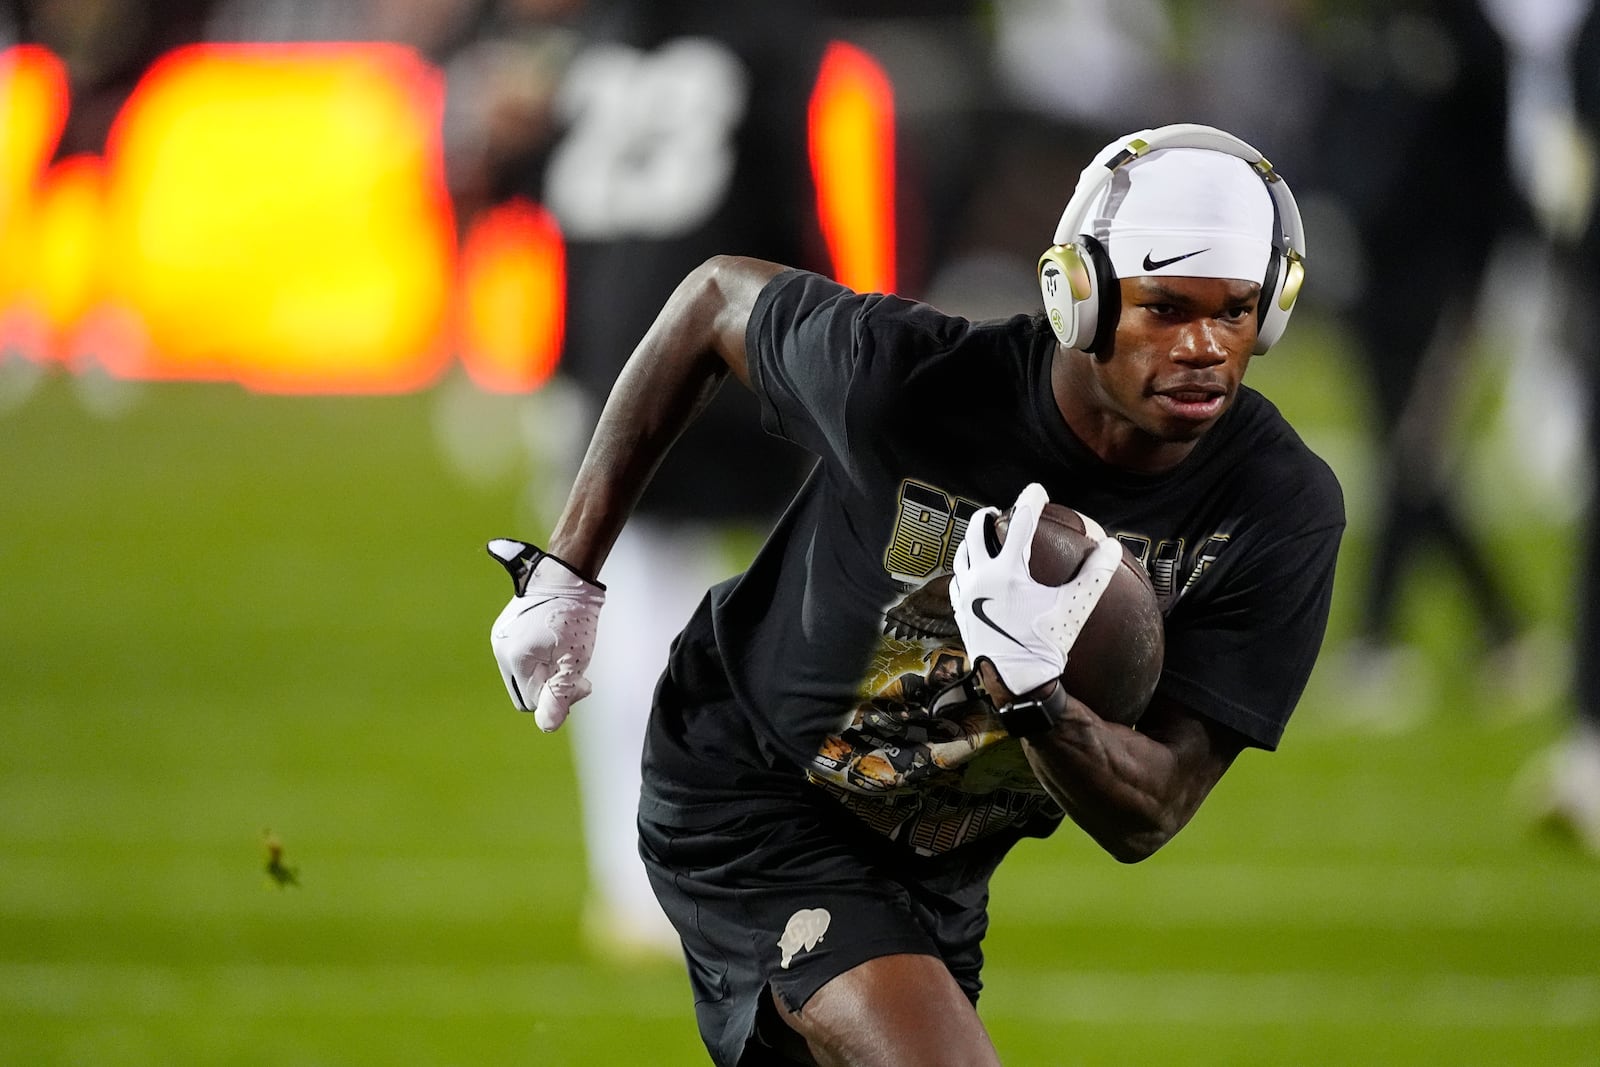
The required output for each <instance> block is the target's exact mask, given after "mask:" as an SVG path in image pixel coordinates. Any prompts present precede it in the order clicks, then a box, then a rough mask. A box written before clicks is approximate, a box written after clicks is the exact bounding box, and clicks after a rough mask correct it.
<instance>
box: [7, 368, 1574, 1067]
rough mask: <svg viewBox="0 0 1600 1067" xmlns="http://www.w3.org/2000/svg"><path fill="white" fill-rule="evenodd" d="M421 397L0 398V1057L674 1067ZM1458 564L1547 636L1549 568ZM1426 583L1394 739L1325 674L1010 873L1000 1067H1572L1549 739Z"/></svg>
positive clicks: (999, 948) (1333, 404) (1002, 892)
mask: <svg viewBox="0 0 1600 1067" xmlns="http://www.w3.org/2000/svg"><path fill="white" fill-rule="evenodd" d="M1272 358H1273V359H1274V360H1279V362H1277V363H1276V364H1269V363H1267V362H1266V361H1264V362H1263V364H1262V365H1261V366H1262V368H1263V369H1262V370H1261V372H1260V373H1259V374H1257V373H1256V372H1254V371H1253V372H1252V374H1253V376H1254V377H1253V380H1255V381H1257V382H1258V383H1260V384H1262V386H1263V388H1265V389H1268V390H1269V391H1274V390H1276V389H1282V390H1283V391H1284V393H1285V396H1284V406H1285V407H1287V408H1289V409H1290V411H1291V413H1292V414H1295V415H1296V416H1297V417H1298V418H1300V419H1301V420H1302V421H1303V422H1304V423H1305V424H1306V427H1307V430H1308V434H1309V435H1310V436H1312V437H1313V439H1314V440H1326V442H1327V444H1328V448H1329V450H1330V454H1334V455H1335V458H1336V466H1340V467H1341V473H1342V474H1344V476H1345V478H1346V482H1347V489H1348V490H1349V491H1350V493H1351V497H1352V514H1353V515H1355V516H1357V517H1359V516H1360V514H1361V506H1362V492H1361V489H1360V486H1358V485H1352V484H1350V483H1351V482H1352V481H1354V480H1358V479H1357V478H1354V477H1353V476H1352V474H1353V472H1354V473H1355V474H1359V471H1360V470H1361V469H1363V468H1362V463H1363V462H1364V461H1363V459H1362V456H1361V455H1360V453H1359V451H1358V450H1352V446H1350V444H1349V442H1350V441H1351V440H1354V439H1356V438H1355V435H1354V434H1353V433H1352V432H1351V431H1349V430H1348V428H1347V424H1348V421H1349V419H1350V417H1351V404H1352V401H1351V400H1350V397H1349V392H1350V390H1349V387H1348V384H1347V381H1346V376H1345V375H1343V374H1341V372H1340V371H1339V370H1338V368H1337V365H1336V364H1335V363H1334V362H1333V361H1332V360H1331V359H1327V358H1323V359H1318V358H1312V357H1310V356H1305V357H1303V358H1301V360H1300V361H1299V362H1298V363H1293V362H1291V361H1290V357H1289V356H1288V355H1285V356H1284V357H1283V358H1282V359H1279V357H1278V356H1276V355H1275V356H1274V357H1272ZM438 399H439V394H437V393H427V394H419V395H414V396H406V397H398V398H385V399H374V398H364V399H348V398H310V399H308V398H293V399H290V398H272V397H260V396H255V395H251V394H248V393H245V392H242V391H240V390H238V389H235V388H232V387H228V386H220V385H218V386H200V385H164V386H150V387H147V388H145V389H143V390H141V391H140V392H139V393H138V395H137V397H136V398H135V401H136V402H134V403H132V404H131V405H130V406H129V407H128V409H127V410H126V411H124V412H123V413H121V414H119V415H117V416H116V417H113V418H105V417H97V416H93V415H91V414H89V412H88V410H87V406H86V404H85V402H84V401H83V400H82V399H81V398H80V394H79V390H78V386H77V385H75V383H74V382H73V381H72V380H70V379H67V378H65V377H59V376H55V377H50V378H49V379H47V380H46V381H44V382H43V383H42V385H40V386H39V387H38V388H37V389H36V390H35V391H34V392H33V393H31V395H27V396H26V397H22V396H20V395H17V396H12V397H11V406H10V407H9V408H8V409H7V410H5V412H4V413H3V414H0V1064H7V1065H10V1064H17V1065H33V1064H40V1065H50V1064H84V1065H123V1064H126V1065H146V1064H149V1065H157V1064H161V1065H167V1064H240V1065H245V1064H260V1065H273V1067H291V1065H302V1064H305V1065H311V1064H318V1065H346V1064H349V1065H368V1064H370V1065H390V1064H509V1063H525V1064H539V1065H563V1064H597V1065H611V1064H634V1063H638V1064H660V1065H676V1064H697V1063H702V1062H705V1061H704V1058H703V1055H702V1053H701V1051H700V1046H699V1042H698V1039H697V1037H696V1035H695V1033H694V1028H693V1024H692V1019H691V1012H690V1003H689V998H688V993H687V987H686V984H685V982H684V981H683V979H682V978H681V977H680V975H679V974H678V973H677V970H676V969H675V968H674V967H671V966H649V967H640V968H631V969H630V968H626V967H622V966H619V965H615V964H604V963H598V962H594V961H592V960H591V959H590V958H589V957H588V955H587V954H586V952H585V950H584V947H583V942H582V939H581V937H580V934H579V922H578V917H579V913H580V906H581V901H582V891H583V886H582V876H583V875H582V872H583V865H582V859H581V856H580V853H579V844H578V840H579V838H578V830H577V821H576V819H577V810H576V802H575V790H574V786H573V782H572V771H571V761H570V752H569V741H568V739H567V738H566V737H564V736H562V735H556V736H552V737H547V736H544V735H541V734H540V733H539V732H538V731H537V730H536V729H535V728H534V726H533V724H532V722H531V720H529V719H528V718H526V717H522V716H518V715H516V714H515V713H513V712H512V711H511V710H510V709H509V707H508V706H507V703H506V700H505V694H504V691H503V690H502V688H501V684H500V681H499V678H498V676H497V674H496V671H495V669H494V665H493V662H492V659H491V657H490V655H489V649H488V642H487V628H488V624H489V621H490V620H491V618H492V617H493V615H494V613H495V612H496V611H497V610H498V608H499V606H500V604H501V603H502V602H503V600H504V597H505V595H506V586H505V579H504V575H503V574H501V573H500V572H499V571H498V569H497V568H495V567H494V566H493V564H492V563H491V562H490V561H489V560H488V558H487V557H486V556H485V554H484V552H483V549H482V542H483V541H484V539H485V538H487V537H489V536H494V535H499V534H504V533H524V534H528V535H531V536H536V535H538V534H540V533H542V531H540V530H533V529H527V528H526V527H525V526H523V525H521V523H522V522H524V521H525V520H521V519H519V518H518V514H519V505H518V503H517V500H518V496H519V485H520V483H521V481H522V480H523V478H524V476H525V475H526V473H527V472H526V471H525V470H524V469H523V468H522V467H521V466H519V465H518V464H515V463H511V464H502V465H501V468H500V469H499V471H498V472H497V473H495V474H494V475H493V476H492V477H485V478H480V479H478V480H468V479H464V478H462V477H460V476H459V475H457V474H454V473H452V470H451V468H450V467H449V466H448V465H447V464H446V462H445V461H444V460H443V459H441V456H440V450H439V448H438V447H437V445H436V444H435V441H434V432H433V423H434V420H435V416H436V413H437V407H438V404H437V401H438ZM496 410H499V409H496ZM1501 503H1503V501H1501ZM1495 530H1496V532H1495V537H1496V545H1497V550H1499V551H1501V552H1503V553H1505V554H1506V556H1507V558H1508V559H1510V558H1515V559H1518V560H1521V561H1522V563H1521V564H1519V565H1523V566H1527V561H1528V560H1533V561H1534V563H1533V565H1531V566H1528V573H1527V574H1526V575H1525V576H1524V578H1523V580H1522V583H1521V584H1522V587H1523V588H1524V589H1525V590H1526V591H1527V593H1526V595H1527V596H1528V599H1529V607H1530V608H1531V609H1533V610H1536V611H1538V612H1541V613H1543V614H1545V615H1547V616H1548V617H1550V618H1551V619H1552V620H1553V621H1554V622H1555V623H1557V624H1558V625H1564V624H1565V620H1566V619H1567V618H1568V617H1569V616H1570V605H1569V604H1567V603H1566V600H1567V596H1568V592H1567V586H1568V583H1569V582H1570V576H1571V565H1570V557H1571V554H1572V552H1571V538H1572V537H1573V532H1572V531H1571V530H1570V529H1569V528H1567V527H1566V526H1565V525H1563V524H1561V523H1556V522H1551V523H1544V524H1540V523H1531V524H1523V525H1522V526H1520V527H1519V528H1518V530H1517V532H1516V534H1515V538H1516V539H1515V540H1508V538H1511V537H1512V536H1513V535H1511V534H1509V533H1507V527H1506V526H1505V525H1504V524H1502V525H1500V526H1497V527H1496V528H1495ZM1365 550H1366V546H1365V544H1364V543H1363V541H1362V538H1361V531H1360V530H1359V529H1358V530H1356V531H1355V532H1354V535H1353V536H1352V538H1351V540H1350V542H1349V551H1348V556H1347V563H1349V564H1350V565H1349V566H1347V567H1346V568H1345V572H1344V574H1343V575H1342V576H1341V604H1340V608H1339V612H1340V614H1339V615H1338V616H1337V618H1336V623H1335V637H1336V638H1337V637H1338V636H1339V634H1340V633H1341V627H1343V626H1345V625H1347V623H1346V622H1345V621H1344V620H1346V619H1347V618H1348V612H1349V608H1348V601H1349V599H1350V593H1351V592H1352V591H1353V590H1354V589H1355V588H1356V586H1355V583H1356V581H1357V580H1358V578H1359V567H1358V566H1357V565H1356V564H1358V563H1359V560H1360V558H1361V556H1362V553H1363V552H1364V551H1365ZM1434 577H1439V576H1437V575H1431V574H1430V572H1429V571H1426V570H1425V571H1424V572H1423V573H1422V574H1421V575H1420V576H1419V577H1418V578H1417V579H1416V580H1415V582H1414V585H1415V592H1414V595H1413V596H1412V597H1411V599H1410V600H1409V601H1408V607H1407V613H1406V625H1407V628H1408V633H1410V634H1411V635H1412V636H1414V637H1415V639H1416V640H1417V641H1418V642H1419V644H1421V645H1422V646H1423V647H1424V648H1425V649H1427V650H1429V651H1430V652H1431V653H1432V654H1433V655H1434V658H1435V667H1436V671H1437V674H1438V679H1439V683H1440V688H1439V696H1438V697H1437V699H1435V700H1433V701H1432V702H1430V703H1429V705H1428V706H1427V708H1426V709H1425V710H1426V711H1427V712H1428V714H1427V715H1426V716H1424V717H1423V718H1421V720H1420V721H1418V722H1413V723H1410V724H1409V725H1407V726H1405V727H1404V728H1391V729H1389V730H1386V731H1381V732H1373V731H1367V730H1357V729H1353V728H1350V727H1349V726H1347V725H1344V723H1343V718H1342V717H1341V716H1340V715H1339V714H1338V701H1337V696H1338V692H1339V686H1338V685H1337V684H1336V683H1335V681H1334V680H1332V679H1329V678H1327V677H1326V676H1325V673H1326V672H1324V673H1323V674H1319V676H1318V678H1317V679H1316V681H1315V682H1314V686H1313V691H1312V694H1311V696H1310V697H1309V698H1308V700H1307V702H1306V704H1305V705H1304V706H1303V708H1302V711H1301V712H1300V714H1299V716H1298V718H1297V721H1296V722H1295V723H1294V724H1293V725H1292V726H1291V727H1290V731H1289V734H1288V737H1287V739H1286V742H1285V745H1284V747H1283V749H1282V751H1280V752H1279V753H1277V754H1274V755H1271V756H1268V755H1264V754H1261V753H1249V754H1247V755H1246V756H1244V757H1243V758H1242V760H1241V762H1240V763H1239V765H1238V766H1237V767H1236V768H1235V770H1234V771H1233V772H1232V773H1231V774H1230V775H1229V777H1228V778H1227V780H1225V781H1224V783H1223V784H1222V786H1221V787H1220V788H1219V790H1218V792H1217V793H1216V794H1215V795H1214V796H1213V798H1212V799H1211V800H1210V801H1209V802H1208V803H1207V805H1206V807H1205V809H1203V810H1202V812H1201V813H1200V816H1199V817H1198V818H1197V820H1196V822H1195V823H1194V824H1193V825H1192V826H1191V827H1190V828H1189V829H1188V830H1186V831H1185V832H1184V834H1183V835H1181V836H1180V837H1179V838H1178V839H1177V840H1176V841H1175V842H1174V843H1173V844H1172V845H1171V846H1169V847H1168V848H1167V849H1166V850H1165V851H1164V852H1163V853H1161V854H1160V855H1158V856H1156V857H1155V858H1153V859H1152V860H1150V861H1149V862H1147V863H1145V864H1142V865H1139V866H1135V867H1121V866H1118V865H1117V864H1116V863H1114V862H1113V861H1111V860H1110V859H1108V858H1106V857H1104V856H1102V855H1100V854H1099V853H1098V852H1097V851H1096V849H1095V848H1094V847H1093V846H1092V845H1090V844H1089V843H1088V842H1087V840H1086V839H1084V838H1083V837H1082V836H1081V835H1079V834H1076V833H1073V832H1064V833H1062V834H1061V835H1058V838H1057V839H1056V840H1053V841H1049V842H1036V843H1029V844H1027V845H1025V846H1024V847H1022V848H1021V849H1020V850H1019V852H1018V853H1017V854H1016V855H1015V856H1014V857H1013V859H1012V860H1011V861H1010V862H1009V863H1008V865H1007V866H1006V867H1005V868H1004V869H1003V870H1002V872H1001V874H1000V876H999V877H998V879H997V882H996V885H995V893H994V904H993V918H994V926H993V931H992V934H991V937H990V942H989V961H990V962H989V967H988V973H987V977H988V990H987V992H986V994H985V997H984V1000H983V1004H982V1010H983V1014H984V1016H985V1018H986V1020H987V1022H988V1024H989V1026H990V1027H991V1029H992V1032H993V1034H994V1037H995V1041H996V1043H997V1044H998V1046H999V1048H1000V1050H1001V1053H1002V1055H1003V1057H1004V1058H1005V1059H1006V1062H1007V1063H1008V1064H1015V1065H1057V1064H1062V1065H1065V1064H1146V1063H1150V1064H1156V1063H1160V1064H1218V1065H1222V1064H1228V1065H1236V1064H1330V1065H1331V1064H1350V1065H1357V1064H1359V1065H1370V1064H1429V1065H1437V1064H1572V1065H1578V1064H1593V1063H1596V1062H1600V863H1597V862H1595V861H1592V860H1585V859H1584V858H1582V857H1580V856H1579V855H1578V854H1577V853H1576V852H1574V851H1571V850H1569V849H1567V848H1565V847H1563V845H1562V844H1560V843H1558V842H1556V841H1553V840H1549V839H1546V838H1543V837H1540V836H1538V835H1536V834H1532V833H1530V832H1529V830H1528V829H1527V827H1526V826H1525V825H1524V822H1523V820H1522V818H1521V816H1520V814H1519V812H1518V809H1517V807H1516V805H1515V804H1514V803H1513V802H1512V793H1511V783H1512V780H1513V779H1514V778H1515V777H1516V775H1517V773H1518V770H1519V768H1521V767H1522V766H1523V764H1524V763H1525V762H1526V761H1527V759H1528V758H1529V757H1530V756H1532V755H1533V754H1534V753H1535V752H1537V751H1539V750H1540V748H1541V747H1542V746H1544V745H1545V744H1547V743H1548V742H1549V741H1550V740H1552V739H1553V738H1554V737H1555V736H1556V735H1557V733H1558V731H1559V729H1560V728H1561V725H1562V721H1563V720H1562V718H1561V711H1560V706H1559V703H1558V702H1557V703H1551V702H1546V704H1545V705H1543V706H1541V707H1538V708H1534V709H1532V711H1531V713H1530V712H1524V713H1523V714H1520V715H1517V716H1512V715H1508V714H1504V713H1503V710H1504V709H1502V708H1500V707H1499V705H1498V704H1497V703H1496V702H1495V701H1494V700H1492V699H1491V698H1490V697H1489V695H1488V692H1489V691H1488V690H1486V689H1485V688H1483V686H1482V684H1481V679H1479V678H1478V677H1477V675H1476V674H1475V673H1474V672H1473V671H1472V670H1471V669H1470V667H1471V666H1472V664H1473V660H1474V650H1473V649H1472V647H1471V646H1470V644H1469V643H1467V642H1466V641H1465V637H1467V636H1470V635H1466V634H1464V633H1463V632H1462V624H1461V623H1460V622H1459V601H1460V596H1459V593H1457V592H1453V591H1452V590H1451V589H1450V588H1449V587H1448V586H1443V583H1442V579H1441V581H1440V582H1437V583H1436V582H1432V581H1431V579H1432V578H1434ZM1434 585H1441V586H1443V587H1442V588H1438V589H1436V588H1434ZM268 830H270V831H272V832H273V833H275V834H276V835H277V836H278V837H279V838H280V839H281V841H282V842H283V845H284V848H285V852H284V859H285V861H286V862H287V863H288V864H289V865H290V866H292V867H294V868H296V869H297V870H298V878H299V883H300V884H299V885H298V886H293V887H287V888H279V887H277V886H276V885H275V884H274V883H273V882H272V880H270V879H269V878H268V877H267V875H266V873H265V872H264V869H263V867H264V864H265V861H266V853H265V848H264V843H263V841H264V835H265V833H266V832H267V831H268Z"/></svg>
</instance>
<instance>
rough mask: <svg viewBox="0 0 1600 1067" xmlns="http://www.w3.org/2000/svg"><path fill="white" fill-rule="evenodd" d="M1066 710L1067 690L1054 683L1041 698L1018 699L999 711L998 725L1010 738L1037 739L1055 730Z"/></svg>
mask: <svg viewBox="0 0 1600 1067" xmlns="http://www.w3.org/2000/svg"><path fill="white" fill-rule="evenodd" d="M1066 710H1067V690H1066V688H1065V687H1064V686H1063V685H1062V684H1061V683H1060V682H1056V683H1055V684H1054V685H1052V686H1051V687H1050V692H1048V693H1046V694H1045V695H1044V696H1042V697H1027V698H1022V697H1019V698H1018V699H1016V700H1013V701H1012V702H1011V703H1009V704H1006V705H1004V706H1003V707H1002V708H1001V709H1000V725H1002V726H1004V727H1005V728H1006V733H1008V734H1010V735H1011V736H1012V737H1023V738H1027V737H1038V736H1039V735H1040V734H1045V733H1049V732H1050V731H1051V730H1053V729H1055V725H1056V723H1058V722H1060V721H1061V716H1062V714H1063V713H1064V712H1065V711H1066Z"/></svg>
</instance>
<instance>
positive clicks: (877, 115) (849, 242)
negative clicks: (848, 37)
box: [809, 41, 895, 292]
mask: <svg viewBox="0 0 1600 1067" xmlns="http://www.w3.org/2000/svg"><path fill="white" fill-rule="evenodd" d="M809 125H810V131H809V132H810V149H811V169H812V173H813V174H814V175H815V176H816V184H817V209H818V214H819V215H820V217H821V223H822V233H823V237H824V239H825V240H826V241H827V244H828V252H829V254H830V255H831V256H832V258H833V263H834V272H835V275H836V276H837V278H838V280H839V281H840V282H842V283H844V284H845V285H848V286H849V287H850V288H852V289H856V290H859V291H862V292H892V291H893V290H894V285H895V224H894V205H895V196H894V182H895V174H894V90H893V88H892V87H891V85H890V83H889V78H888V76H887V75H886V74H885V73H884V71H883V68H882V67H881V66H879V64H878V62H877V61H876V60H875V59H873V58H872V57H871V56H869V55H868V54H867V53H865V52H863V51H862V50H861V49H859V48H856V47H854V46H852V45H848V44H845V43H843V42H840V41H835V42H833V43H832V44H830V45H829V46H828V49H827V51H826V52H825V53H824V54H823V59H822V70H821V73H820V74H819V75H818V77H817V84H816V86H815V88H814V89H813V90H812V93H811V108H810V117H809Z"/></svg>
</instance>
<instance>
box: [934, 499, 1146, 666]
mask: <svg viewBox="0 0 1600 1067" xmlns="http://www.w3.org/2000/svg"><path fill="white" fill-rule="evenodd" d="M1049 502H1050V499H1049V497H1047V496H1046V495H1045V491H1044V487H1043V486H1042V485H1039V484H1038V483H1034V484H1032V485H1029V486H1028V487H1027V488H1025V489H1023V490H1022V493H1021V494H1020V495H1019V496H1018V497H1017V501H1016V503H1015V504H1013V505H1012V506H1011V522H1010V527H1009V529H1008V531H1007V533H1006V539H1005V543H1004V544H1003V545H1001V546H1000V548H999V551H993V550H991V549H990V547H989V542H988V538H987V536H986V533H985V526H986V524H988V523H989V522H992V521H993V519H994V518H995V517H996V515H997V514H998V512H997V511H996V509H994V508H982V509H980V510H978V511H977V512H975V513H974V514H973V515H972V517H971V519H969V520H968V525H967V534H966V537H965V538H963V540H962V542H961V547H960V548H958V549H957V550H956V558H955V567H954V573H953V574H952V575H951V578H950V606H951V607H952V608H953V609H955V616H956V627H957V628H958V629H959V630H960V631H961V642H962V644H963V645H964V646H965V647H966V650H967V655H968V656H969V657H970V658H971V659H972V661H973V662H974V663H976V662H978V661H979V660H980V659H987V660H988V661H989V663H990V665H991V666H992V667H993V668H994V669H995V672H996V673H997V674H999V676H1000V680H1001V681H1002V682H1004V683H1005V686H1006V688H1007V689H1009V690H1010V691H1011V692H1012V693H1014V694H1016V695H1019V696H1020V695H1022V694H1024V693H1029V692H1032V691H1033V690H1035V689H1037V688H1038V687H1040V686H1042V685H1044V684H1045V683H1047V682H1049V681H1051V680H1052V679H1055V678H1059V677H1061V673H1062V672H1063V671H1064V670H1066V667H1067V654H1068V653H1069V652H1071V650H1072V646H1073V644H1074V643H1075V642H1076V641H1077V640H1078V634H1079V633H1081V632H1082V631H1083V625H1084V623H1085V622H1087V621H1088V619H1089V614H1090V613H1091V612H1092V611H1094V609H1095V605H1096V604H1098V603H1099V602H1100V597H1101V595H1102V594H1103V593H1105V591H1106V586H1108V585H1110V584H1111V576H1112V575H1113V574H1114V573H1116V570H1117V567H1118V566H1120V565H1121V563H1122V546H1121V545H1120V544H1119V543H1118V542H1117V540H1116V538H1114V537H1108V536H1106V532H1105V531H1104V530H1103V529H1101V527H1100V524H1099V523H1097V522H1095V521H1094V520H1093V519H1090V518H1089V517H1088V516H1086V515H1082V513H1080V517H1081V518H1082V519H1083V522H1084V529H1085V531H1086V532H1087V533H1088V536H1089V539H1090V540H1092V541H1093V542H1095V547H1094V550H1093V551H1092V552H1090V553H1089V555H1088V557H1087V558H1086V559H1085V560H1084V561H1083V563H1082V565H1081V566H1080V567H1079V570H1078V573H1077V574H1076V575H1075V576H1074V577H1073V579H1072V580H1071V581H1069V582H1067V583H1066V584H1065V585H1054V586H1052V585H1044V584H1043V583H1041V582H1039V581H1038V580H1037V579H1035V578H1034V577H1033V574H1032V572H1031V569H1030V564H1031V561H1032V557H1033V534H1034V531H1035V529H1037V527H1038V525H1039V517H1040V515H1042V514H1043V513H1044V506H1045V505H1046V504H1048V503H1049Z"/></svg>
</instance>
